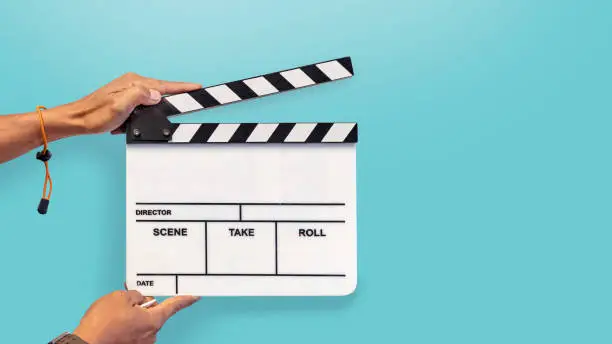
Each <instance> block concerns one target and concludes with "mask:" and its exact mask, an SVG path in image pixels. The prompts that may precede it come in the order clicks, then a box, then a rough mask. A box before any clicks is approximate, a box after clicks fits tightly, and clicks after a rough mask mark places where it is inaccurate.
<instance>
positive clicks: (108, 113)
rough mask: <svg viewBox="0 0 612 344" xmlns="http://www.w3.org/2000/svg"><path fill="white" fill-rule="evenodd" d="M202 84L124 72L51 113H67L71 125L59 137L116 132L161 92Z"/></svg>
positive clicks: (187, 89) (158, 98) (177, 91)
mask: <svg viewBox="0 0 612 344" xmlns="http://www.w3.org/2000/svg"><path fill="white" fill-rule="evenodd" d="M201 87H202V86H201V85H200V84H194V83H186V82H172V81H162V80H157V79H151V78H147V77H143V76H140V75H138V74H135V73H127V74H125V75H123V76H121V77H119V78H117V79H115V80H113V81H111V82H110V83H108V84H107V85H105V86H103V87H101V88H100V89H98V90H96V91H95V92H93V93H91V94H89V95H87V96H85V97H83V98H82V99H79V100H77V101H75V102H73V103H70V104H66V105H62V106H60V107H58V108H55V109H53V110H55V111H53V112H52V113H54V114H55V113H56V114H57V115H58V116H67V118H66V120H67V121H66V122H68V123H70V124H71V125H70V127H72V128H73V130H72V131H73V132H70V133H64V135H62V136H73V135H82V134H98V133H103V132H107V131H110V132H113V133H118V128H119V127H120V126H121V125H122V124H123V123H124V122H125V120H126V119H127V118H128V116H129V115H130V113H131V112H132V111H133V110H134V108H136V107H137V106H138V105H155V104H157V103H159V102H160V101H161V97H162V95H164V94H176V93H183V92H189V91H193V90H196V89H199V88H201Z"/></svg>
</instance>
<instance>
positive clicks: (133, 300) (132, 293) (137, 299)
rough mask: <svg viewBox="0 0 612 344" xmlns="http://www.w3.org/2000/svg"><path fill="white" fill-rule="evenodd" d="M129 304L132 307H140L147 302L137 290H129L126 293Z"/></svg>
mask: <svg viewBox="0 0 612 344" xmlns="http://www.w3.org/2000/svg"><path fill="white" fill-rule="evenodd" d="M126 295H127V299H128V303H129V304H130V305H132V306H135V305H139V304H141V303H143V302H144V301H145V297H144V295H142V294H141V293H140V292H138V291H136V290H128V291H127V292H126Z"/></svg>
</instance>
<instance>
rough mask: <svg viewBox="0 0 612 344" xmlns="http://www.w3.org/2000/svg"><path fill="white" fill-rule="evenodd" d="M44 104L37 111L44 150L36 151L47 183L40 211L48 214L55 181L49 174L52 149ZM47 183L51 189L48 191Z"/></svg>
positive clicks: (44, 187) (39, 206) (39, 207)
mask: <svg viewBox="0 0 612 344" xmlns="http://www.w3.org/2000/svg"><path fill="white" fill-rule="evenodd" d="M46 109H47V108H46V107H44V106H40V105H39V106H37V107H36V112H38V118H39V119H40V131H41V134H42V140H43V150H42V151H40V152H38V153H36V159H38V160H40V161H42V162H43V163H44V164H45V183H44V185H43V193H42V199H41V200H40V203H39V204H38V212H39V213H40V214H46V213H47V208H48V207H49V199H50V198H51V191H52V190H53V182H52V181H51V174H49V159H51V151H50V150H49V142H48V141H47V133H46V131H45V120H44V118H43V114H42V110H46ZM47 185H48V186H49V191H48V192H47Z"/></svg>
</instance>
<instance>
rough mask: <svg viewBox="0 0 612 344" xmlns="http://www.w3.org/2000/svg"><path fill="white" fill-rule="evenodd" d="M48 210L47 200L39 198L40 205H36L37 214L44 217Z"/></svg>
mask: <svg viewBox="0 0 612 344" xmlns="http://www.w3.org/2000/svg"><path fill="white" fill-rule="evenodd" d="M48 208H49V200H48V199H46V198H41V199H40V203H38V213H39V214H43V215H44V214H46V213H47V209H48Z"/></svg>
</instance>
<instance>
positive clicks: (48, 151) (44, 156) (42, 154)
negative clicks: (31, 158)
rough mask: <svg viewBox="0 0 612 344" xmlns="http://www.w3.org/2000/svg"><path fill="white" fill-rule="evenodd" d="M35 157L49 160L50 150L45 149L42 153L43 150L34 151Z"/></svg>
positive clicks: (44, 160) (43, 160)
mask: <svg viewBox="0 0 612 344" xmlns="http://www.w3.org/2000/svg"><path fill="white" fill-rule="evenodd" d="M36 159H38V160H40V161H42V162H46V161H49V160H50V159H51V151H50V150H48V149H47V150H46V151H45V152H44V153H43V151H40V152H38V153H36Z"/></svg>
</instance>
